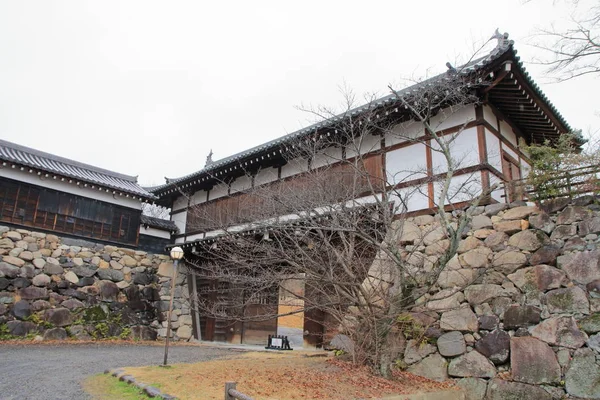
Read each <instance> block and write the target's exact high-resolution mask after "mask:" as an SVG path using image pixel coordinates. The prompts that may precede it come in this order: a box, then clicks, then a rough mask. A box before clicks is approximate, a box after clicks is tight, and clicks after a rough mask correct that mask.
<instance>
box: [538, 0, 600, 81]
mask: <svg viewBox="0 0 600 400" xmlns="http://www.w3.org/2000/svg"><path fill="white" fill-rule="evenodd" d="M570 3H572V4H573V10H572V13H571V15H570V17H569V21H568V23H567V25H566V26H564V27H556V26H554V25H553V26H551V27H549V28H542V29H540V30H539V31H538V32H537V33H536V34H535V35H534V37H535V39H536V41H535V42H534V43H533V45H534V46H536V47H538V48H540V49H542V50H544V51H545V52H546V54H548V55H549V56H548V57H547V58H543V59H540V60H537V62H538V63H541V64H543V65H546V66H547V67H548V71H549V72H550V73H552V74H554V75H555V76H556V80H557V81H559V82H560V81H566V80H570V79H573V78H577V77H580V76H584V75H589V74H597V73H599V72H600V6H599V5H598V2H597V1H593V5H592V6H590V7H589V8H588V9H585V10H582V8H583V7H582V6H580V4H579V2H578V1H571V2H570Z"/></svg>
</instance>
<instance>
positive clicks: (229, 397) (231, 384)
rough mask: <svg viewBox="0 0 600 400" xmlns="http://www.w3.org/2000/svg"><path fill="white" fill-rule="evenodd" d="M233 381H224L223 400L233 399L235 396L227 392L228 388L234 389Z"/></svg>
mask: <svg viewBox="0 0 600 400" xmlns="http://www.w3.org/2000/svg"><path fill="white" fill-rule="evenodd" d="M235 385H236V383H235V382H225V400H235V397H233V396H231V395H230V394H229V389H234V390H235V387H236V386H235Z"/></svg>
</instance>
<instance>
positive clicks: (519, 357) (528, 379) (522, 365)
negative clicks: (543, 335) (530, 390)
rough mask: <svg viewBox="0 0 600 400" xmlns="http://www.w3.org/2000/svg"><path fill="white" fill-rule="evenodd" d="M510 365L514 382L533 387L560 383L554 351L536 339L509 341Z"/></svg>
mask: <svg viewBox="0 0 600 400" xmlns="http://www.w3.org/2000/svg"><path fill="white" fill-rule="evenodd" d="M510 365H511V368H512V377H513V379H514V380H515V381H518V382H523V383H531V384H535V385H539V384H542V383H549V384H552V383H558V382H560V365H558V361H557V359H556V355H555V354H554V351H552V349H551V348H550V346H548V345H547V344H546V343H544V342H542V341H541V340H538V339H536V338H533V337H527V336H525V337H513V338H511V339H510Z"/></svg>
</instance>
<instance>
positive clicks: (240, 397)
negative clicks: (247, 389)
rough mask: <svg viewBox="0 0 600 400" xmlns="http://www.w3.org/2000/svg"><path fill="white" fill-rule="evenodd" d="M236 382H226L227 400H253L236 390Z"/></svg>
mask: <svg viewBox="0 0 600 400" xmlns="http://www.w3.org/2000/svg"><path fill="white" fill-rule="evenodd" d="M235 387H236V383H235V382H225V400H236V399H237V400H253V399H252V397H250V396H248V395H247V394H244V393H242V392H239V391H238V390H236V388H235Z"/></svg>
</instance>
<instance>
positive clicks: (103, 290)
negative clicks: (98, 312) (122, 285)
mask: <svg viewBox="0 0 600 400" xmlns="http://www.w3.org/2000/svg"><path fill="white" fill-rule="evenodd" d="M87 287H89V286H87ZM92 287H95V288H97V293H98V294H99V295H100V299H101V300H102V301H109V302H110V301H116V300H117V296H118V295H119V288H118V286H117V285H116V284H115V283H114V282H111V281H108V280H103V281H97V282H95V283H94V286H92ZM82 289H85V288H82Z"/></svg>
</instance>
